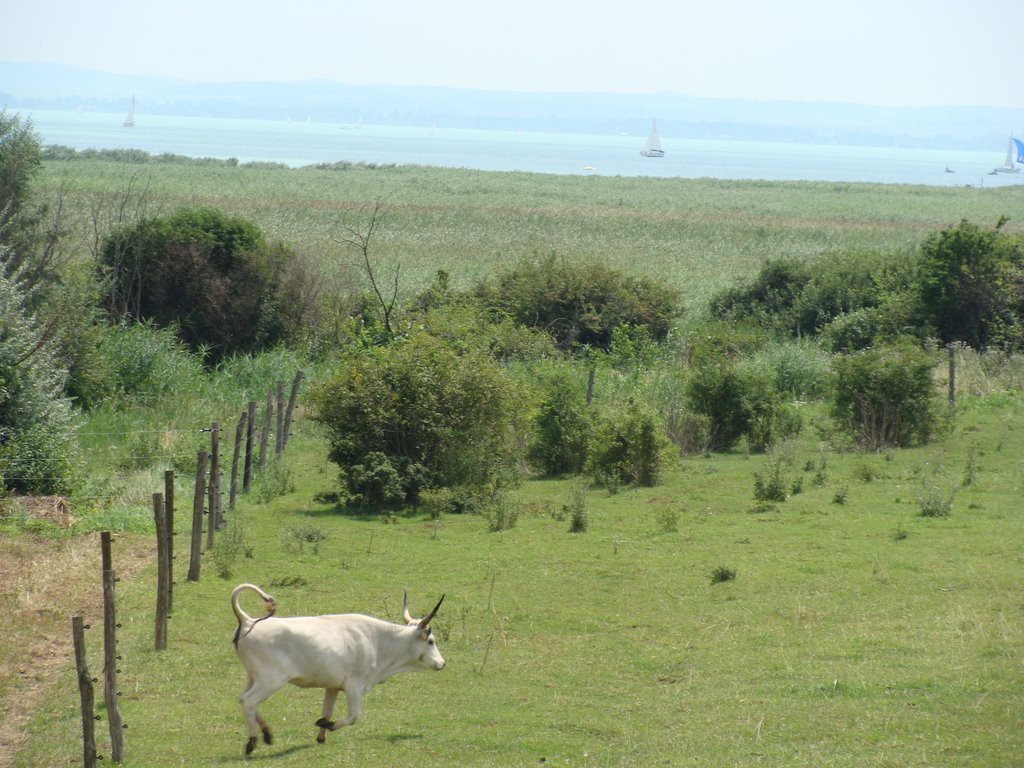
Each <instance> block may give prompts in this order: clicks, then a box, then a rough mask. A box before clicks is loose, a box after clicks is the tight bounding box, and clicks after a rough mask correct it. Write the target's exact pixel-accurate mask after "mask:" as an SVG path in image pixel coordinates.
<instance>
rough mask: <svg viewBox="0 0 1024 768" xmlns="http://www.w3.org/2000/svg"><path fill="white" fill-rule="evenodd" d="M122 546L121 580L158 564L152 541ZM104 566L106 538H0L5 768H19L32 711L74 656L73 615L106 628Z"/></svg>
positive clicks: (1, 760) (130, 540)
mask: <svg viewBox="0 0 1024 768" xmlns="http://www.w3.org/2000/svg"><path fill="white" fill-rule="evenodd" d="M116 541H117V543H116V544H115V545H114V552H113V560H114V570H115V572H116V573H117V576H118V578H125V577H128V576H131V575H132V574H133V573H135V572H136V571H138V570H139V568H141V567H142V566H144V565H146V564H147V563H148V562H149V561H150V560H151V559H152V552H151V550H152V549H153V548H154V547H153V546H152V542H151V541H150V540H149V537H140V536H137V535H133V536H121V537H118V538H117V540H116ZM101 568H102V566H101V563H100V537H99V534H90V535H87V536H62V537H58V538H51V537H44V536H36V535H33V534H29V533H18V534H14V535H3V534H0V616H3V617H4V619H3V621H0V768H10V766H12V765H14V757H15V755H16V754H17V753H18V750H19V749H20V748H21V747H22V746H23V745H24V743H25V738H26V736H25V726H26V724H27V723H28V721H29V719H30V718H31V717H32V713H33V711H34V710H35V708H36V707H37V706H38V705H39V703H40V702H41V701H43V698H44V697H45V696H46V695H47V694H48V693H49V692H51V691H52V690H53V687H54V685H55V683H56V680H57V677H58V674H59V673H60V671H61V670H62V669H63V668H64V667H65V666H66V665H68V664H70V663H71V661H72V660H73V659H74V647H73V644H72V641H71V617H72V616H77V615H80V616H82V617H84V619H85V622H86V623H87V624H92V625H93V626H101V625H102V622H103V574H102V570H101ZM100 637H102V634H101V635H100ZM101 642H102V641H101ZM72 693H73V695H75V696H77V691H74V692H72Z"/></svg>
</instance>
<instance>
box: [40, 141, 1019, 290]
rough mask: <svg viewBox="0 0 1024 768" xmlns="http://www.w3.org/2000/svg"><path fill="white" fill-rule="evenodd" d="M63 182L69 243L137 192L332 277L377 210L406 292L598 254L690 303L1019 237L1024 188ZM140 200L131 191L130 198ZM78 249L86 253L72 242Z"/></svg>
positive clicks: (49, 188) (183, 167)
mask: <svg viewBox="0 0 1024 768" xmlns="http://www.w3.org/2000/svg"><path fill="white" fill-rule="evenodd" d="M61 185H64V186H66V188H67V189H68V190H69V192H70V194H69V203H70V209H71V211H72V216H73V220H74V222H75V226H74V230H75V232H77V234H78V236H79V238H81V239H80V242H81V243H83V244H84V243H86V242H88V238H89V232H90V229H91V228H90V224H89V221H90V215H89V211H90V209H91V206H92V205H93V203H94V202H95V201H97V200H104V201H106V207H107V208H109V207H110V202H111V201H113V200H114V199H116V198H118V197H121V198H123V197H124V193H125V191H126V190H128V189H129V188H132V189H134V190H137V191H140V195H139V196H140V197H141V198H142V199H144V200H145V201H147V202H148V206H147V210H148V212H149V213H151V214H152V213H156V212H165V213H166V212H169V211H171V210H174V209H176V208H177V207H179V206H182V205H193V204H212V205H216V206H218V207H220V208H222V209H224V210H226V211H228V212H230V213H233V214H238V215H241V216H244V217H246V218H248V219H249V220H251V221H253V222H254V223H256V224H258V225H259V226H260V227H261V228H262V229H263V230H264V232H265V233H266V234H267V235H268V237H270V238H271V239H275V240H283V241H285V242H287V243H289V244H290V245H292V246H293V247H294V248H296V249H297V250H300V251H302V252H305V253H306V254H308V255H310V256H311V257H312V258H314V259H315V260H316V261H318V262H319V263H322V264H324V265H325V267H326V268H328V269H331V270H338V269H343V268H344V267H346V266H347V265H351V264H353V263H354V256H355V254H353V253H351V252H349V251H347V250H346V249H345V247H344V246H342V245H341V244H340V243H339V241H338V235H339V225H340V224H341V223H343V222H344V223H347V224H352V225H357V226H358V225H359V224H360V223H361V222H362V221H364V220H365V218H366V210H365V209H366V207H367V206H368V205H371V204H372V203H373V202H374V201H376V200H378V199H383V200H384V201H385V202H386V208H387V219H386V223H385V226H384V228H383V229H382V230H381V233H380V240H379V241H377V242H376V244H375V251H374V253H375V256H377V257H378V258H380V259H381V260H382V262H383V263H388V262H391V263H394V264H398V263H400V264H401V266H402V284H401V287H402V289H403V290H404V291H405V293H406V295H411V293H412V292H414V291H416V290H418V289H420V288H422V287H423V286H425V285H426V284H427V283H428V282H429V281H430V279H431V278H432V277H433V275H434V273H435V272H436V271H437V270H438V269H445V270H447V271H448V272H449V273H450V274H451V276H452V281H453V284H454V285H455V286H456V287H466V286H467V285H469V284H472V283H473V282H474V281H476V280H477V279H479V278H481V277H483V276H486V275H489V274H491V273H493V271H494V270H495V269H496V268H498V267H501V266H504V265H507V264H509V263H510V262H514V261H515V260H516V259H519V258H522V257H525V256H532V255H534V254H543V255H546V254H549V253H555V254H558V255H559V256H562V257H564V258H566V259H569V260H596V259H600V260H603V261H606V262H608V263H609V264H611V265H613V266H617V267H620V268H622V269H625V270H627V271H629V272H631V273H640V274H644V275H649V276H652V277H656V278H658V279H662V280H664V281H665V282H666V283H668V284H670V285H674V286H676V287H679V288H681V289H683V291H684V294H685V299H686V303H687V305H688V306H689V307H690V308H691V309H694V310H700V309H703V307H704V304H705V303H706V300H707V298H708V296H710V294H711V293H713V292H714V291H717V290H718V289H720V288H722V287H724V286H726V285H729V284H731V282H732V281H733V280H735V279H736V278H737V277H745V276H747V275H749V274H751V273H752V272H753V271H755V270H756V269H757V267H758V266H759V265H760V264H761V263H762V261H763V260H764V259H766V258H770V257H778V256H792V257H799V258H806V259H814V258H817V257H820V256H822V255H826V254H833V253H844V252H849V251H851V250H875V251H882V252H896V251H899V250H901V249H906V248H913V247H914V246H916V245H917V244H919V243H920V242H921V240H922V239H923V238H924V237H925V236H927V235H928V234H929V233H931V232H934V231H937V230H939V229H941V228H943V227H947V226H952V225H955V224H957V223H958V222H959V221H960V220H961V219H963V218H967V219H969V220H970V221H972V222H974V223H976V224H979V225H981V226H993V225H994V224H995V223H996V221H997V220H998V219H999V217H1000V216H1002V215H1007V216H1010V217H1011V220H1010V223H1009V224H1008V225H1007V230H1008V231H1024V215H1021V214H1022V212H1024V184H1021V185H1017V186H1014V187H1003V188H1000V189H980V188H950V187H941V188H940V187H925V186H897V185H880V184H837V183H826V182H814V183H811V182H761V181H723V180H714V179H696V180H688V179H652V178H619V177H598V176H591V177H584V176H556V175H546V174H527V173H495V172H485V171H472V170H451V169H431V168H419V167H408V166H406V167H367V166H345V167H344V168H340V169H334V170H326V169H317V168H314V167H307V168H301V169H286V168H265V167H249V166H231V165H225V164H222V163H219V164H218V163H211V164H208V165H200V166H196V165H187V164H181V163H171V162H163V163H150V164H142V165H126V164H122V163H117V162H111V161H103V160H89V161H84V160H78V161H74V162H69V163H66V162H56V161H52V162H47V163H46V164H45V174H44V178H43V191H44V193H52V192H53V191H54V190H56V189H57V188H58V187H60V186H61ZM137 199H138V198H133V200H137ZM80 247H81V248H82V249H83V250H84V245H82V246H80Z"/></svg>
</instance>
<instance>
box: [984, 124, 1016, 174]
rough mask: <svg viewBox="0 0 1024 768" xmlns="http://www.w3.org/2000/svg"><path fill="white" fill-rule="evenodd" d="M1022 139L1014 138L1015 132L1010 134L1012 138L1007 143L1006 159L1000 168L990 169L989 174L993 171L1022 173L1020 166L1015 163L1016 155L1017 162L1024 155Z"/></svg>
mask: <svg viewBox="0 0 1024 768" xmlns="http://www.w3.org/2000/svg"><path fill="white" fill-rule="evenodd" d="M1022 146H1024V145H1021V141H1020V139H1015V138H1013V133H1011V134H1010V140H1009V142H1007V144H1006V159H1005V160H1004V161H1003V164H1002V165H1000V166H999V167H998V168H995V169H993V170H992V171H990V173H989V175H992V174H993V173H1020V167H1018V166H1017V165H1014V158H1015V157H1016V159H1017V162H1020V158H1021V156H1024V149H1022Z"/></svg>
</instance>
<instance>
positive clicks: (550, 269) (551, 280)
mask: <svg viewBox="0 0 1024 768" xmlns="http://www.w3.org/2000/svg"><path fill="white" fill-rule="evenodd" d="M476 295H477V297H478V298H479V299H480V300H481V301H482V303H483V304H484V306H486V307H487V308H488V309H489V310H490V311H492V312H495V313H497V314H499V315H501V316H505V317H511V318H512V319H514V320H515V321H516V322H517V323H519V324H520V325H523V326H526V327H528V328H537V329H540V330H543V331H545V332H547V333H549V334H551V336H552V337H553V338H554V339H555V342H556V343H557V345H558V346H559V347H560V348H561V349H566V350H567V349H571V348H573V347H575V346H586V347H592V348H595V349H602V350H604V351H608V350H609V349H611V345H612V335H613V333H614V331H615V329H616V328H619V327H620V326H629V327H642V328H644V329H645V330H646V331H647V333H648V334H649V336H650V338H651V339H654V340H655V341H663V340H664V339H665V337H666V336H667V334H668V331H669V329H670V327H671V326H672V322H673V321H674V320H675V319H676V318H677V317H678V316H679V315H680V313H681V311H682V310H681V306H680V303H679V296H678V294H677V293H676V292H675V291H674V290H673V289H670V288H666V287H664V286H663V285H659V284H658V283H656V282H654V281H653V280H647V279H645V278H638V277H632V276H630V275H627V274H625V273H624V272H621V271H619V270H617V269H613V268H612V267H609V266H606V265H604V264H601V263H588V264H569V263H567V262H565V261H563V260H561V259H558V258H556V257H555V256H549V257H547V258H537V259H533V260H526V261H523V262H522V263H520V264H519V265H517V266H516V267H514V268H513V269H511V270H509V271H507V272H504V273H502V274H500V275H499V276H498V277H497V278H496V280H495V281H494V282H493V283H483V284H481V285H479V286H478V287H477V289H476Z"/></svg>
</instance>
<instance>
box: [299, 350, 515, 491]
mask: <svg viewBox="0 0 1024 768" xmlns="http://www.w3.org/2000/svg"><path fill="white" fill-rule="evenodd" d="M519 396H520V393H518V392H517V391H516V390H515V389H514V387H513V386H512V383H511V379H510V377H508V376H507V375H505V374H504V372H503V370H502V369H501V367H500V366H499V365H498V363H496V362H495V361H494V360H493V359H492V358H491V357H490V356H489V355H487V354H485V353H484V352H481V351H479V350H475V349H469V350H466V351H462V352H460V351H459V350H457V349H455V348H453V346H452V345H451V344H449V343H447V342H446V341H444V340H441V339H437V338H434V337H432V336H429V335H427V334H425V333H420V334H417V335H415V336H412V337H409V338H408V339H405V340H400V341H398V342H396V343H395V344H393V345H392V346H390V347H386V348H374V349H370V350H366V351H365V352H363V353H361V354H357V355H353V356H351V357H349V358H348V359H347V360H345V361H344V362H343V363H342V364H341V365H340V366H339V368H338V370H337V371H336V372H335V373H334V374H333V375H331V376H329V377H327V378H326V379H325V380H324V381H323V382H322V383H321V384H320V385H319V386H316V387H314V388H311V390H310V393H309V402H310V403H311V405H312V409H313V417H314V418H315V419H316V420H317V421H319V422H320V423H321V424H323V425H324V427H325V428H326V430H327V436H328V441H329V444H330V453H329V456H330V459H331V461H333V462H335V463H336V464H337V465H338V466H339V467H340V468H341V478H342V482H343V485H344V486H345V489H346V491H347V492H348V494H349V495H350V496H351V497H352V498H354V499H356V500H357V501H359V502H360V503H366V504H374V505H378V504H379V505H384V506H392V507H393V506H396V505H400V504H414V503H416V501H417V498H418V496H419V493H420V492H421V491H422V490H424V489H429V488H453V489H454V488H459V489H460V492H463V493H464V494H465V495H466V496H467V498H468V497H469V496H472V495H473V494H474V493H477V492H480V493H483V492H489V490H490V489H492V488H493V487H494V485H495V484H496V483H499V481H500V483H505V482H506V478H507V476H508V475H509V474H512V473H514V472H515V471H516V469H517V468H518V466H519V463H520V460H521V458H522V456H521V455H520V453H521V450H520V443H521V441H520V440H519V439H518V434H519V433H520V432H521V431H522V428H523V425H522V424H520V423H519V418H520V414H521V413H523V412H525V411H526V410H527V409H526V408H524V407H521V404H520V403H519V402H518V400H517V398H518V397H519ZM396 478H397V479H396Z"/></svg>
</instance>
